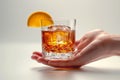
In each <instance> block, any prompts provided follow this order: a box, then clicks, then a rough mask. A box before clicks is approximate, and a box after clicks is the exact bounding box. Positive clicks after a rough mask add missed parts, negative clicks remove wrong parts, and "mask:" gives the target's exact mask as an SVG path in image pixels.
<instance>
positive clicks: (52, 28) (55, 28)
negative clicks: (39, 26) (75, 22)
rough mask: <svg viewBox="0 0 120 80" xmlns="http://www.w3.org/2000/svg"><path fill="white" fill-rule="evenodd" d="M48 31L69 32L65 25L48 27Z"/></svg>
mask: <svg viewBox="0 0 120 80" xmlns="http://www.w3.org/2000/svg"><path fill="white" fill-rule="evenodd" d="M48 29H49V30H52V31H56V30H63V31H70V27H69V26H65V25H54V26H50V27H49V28H48Z"/></svg>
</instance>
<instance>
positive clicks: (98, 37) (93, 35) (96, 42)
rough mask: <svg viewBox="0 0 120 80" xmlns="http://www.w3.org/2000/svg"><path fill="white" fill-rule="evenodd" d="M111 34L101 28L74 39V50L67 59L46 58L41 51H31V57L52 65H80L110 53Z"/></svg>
mask: <svg viewBox="0 0 120 80" xmlns="http://www.w3.org/2000/svg"><path fill="white" fill-rule="evenodd" d="M110 41H111V36H110V34H108V33H106V32H104V31H103V30H93V31H90V32H88V33H86V34H85V35H84V36H83V37H82V38H81V39H80V40H79V41H76V43H75V45H76V47H75V48H76V50H75V51H74V52H73V56H72V58H70V59H68V60H46V59H45V58H44V57H43V55H42V53H40V52H33V55H32V59H34V60H36V61H38V62H39V63H43V64H46V65H49V66H53V67H72V68H76V67H81V66H83V65H85V64H88V63H91V62H93V61H97V60H100V59H103V58H106V57H109V56H112V55H113V54H112V53H111V49H110V48H111V47H110V46H111V45H110Z"/></svg>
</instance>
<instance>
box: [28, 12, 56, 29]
mask: <svg viewBox="0 0 120 80" xmlns="http://www.w3.org/2000/svg"><path fill="white" fill-rule="evenodd" d="M53 23H54V22H53V20H52V17H51V16H50V15H49V14H48V13H46V12H43V11H39V12H34V13H32V14H31V15H30V16H29V18H28V20H27V26H28V27H33V28H40V27H45V26H49V25H52V24H53Z"/></svg>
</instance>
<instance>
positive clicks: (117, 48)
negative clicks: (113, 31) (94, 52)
mask: <svg viewBox="0 0 120 80" xmlns="http://www.w3.org/2000/svg"><path fill="white" fill-rule="evenodd" d="M110 38H111V41H110V46H111V52H112V54H113V55H120V35H111V37H110Z"/></svg>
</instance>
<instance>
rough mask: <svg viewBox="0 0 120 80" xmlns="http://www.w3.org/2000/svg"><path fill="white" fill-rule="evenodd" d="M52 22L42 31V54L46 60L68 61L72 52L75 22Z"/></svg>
mask: <svg viewBox="0 0 120 80" xmlns="http://www.w3.org/2000/svg"><path fill="white" fill-rule="evenodd" d="M54 22H56V23H54V25H51V26H48V27H46V28H43V29H42V33H41V34H42V53H43V54H44V56H45V58H46V59H68V58H70V57H71V56H72V53H73V51H74V43H75V24H76V20H75V19H74V20H59V21H54Z"/></svg>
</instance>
